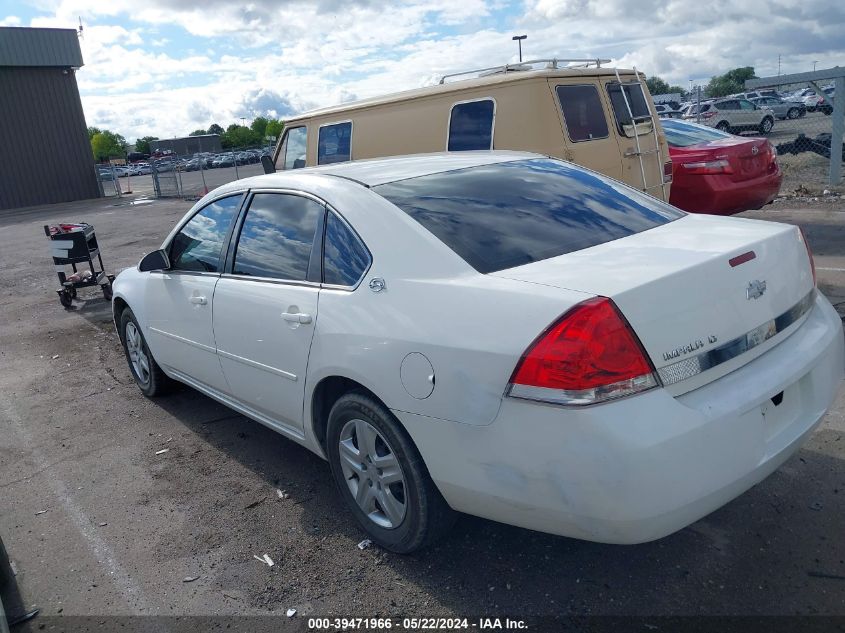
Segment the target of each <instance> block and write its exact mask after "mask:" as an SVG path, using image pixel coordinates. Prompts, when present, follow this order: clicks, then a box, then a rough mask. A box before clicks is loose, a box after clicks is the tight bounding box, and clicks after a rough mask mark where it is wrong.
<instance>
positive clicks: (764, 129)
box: [757, 116, 775, 134]
mask: <svg viewBox="0 0 845 633" xmlns="http://www.w3.org/2000/svg"><path fill="white" fill-rule="evenodd" d="M774 126H775V122H774V119H772V117H770V116H767V117H766V118H764V119H763V120H762V121H761V122H760V127H759V128H757V129H758V130H759V132H760V134H768V133H769V132H771V131H772V128H773V127H774Z"/></svg>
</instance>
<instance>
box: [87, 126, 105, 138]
mask: <svg viewBox="0 0 845 633" xmlns="http://www.w3.org/2000/svg"><path fill="white" fill-rule="evenodd" d="M100 132H102V130H101V129H100V128H98V127H89V128H88V140H89V141H90V140H91V139H92V138H94V135H95V134H99V133H100Z"/></svg>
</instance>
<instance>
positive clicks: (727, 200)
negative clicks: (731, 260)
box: [669, 168, 783, 215]
mask: <svg viewBox="0 0 845 633" xmlns="http://www.w3.org/2000/svg"><path fill="white" fill-rule="evenodd" d="M782 181H783V173H782V172H781V170H780V168H778V169H777V171H775V172H772V173H767V174H764V175H763V176H759V177H757V178H751V179H749V180H742V181H739V182H736V181H733V180H731V179H730V177H729V176H726V175H721V174H713V175H701V176H698V175H693V176H690V175H687V176H680V175H679V177H678V178H675V179H673V182H672V192H671V196H670V198H669V202H670V203H671V204H673V205H675V206H676V207H678V208H679V209H683V210H684V211H689V212H691V213H710V214H713V215H732V214H734V213H740V212H741V211H749V210H752V209H759V208H760V207H762V206H765V205H767V204H769V203H770V202H771V201H772V200H774V199H775V198H776V197H777V195H778V193H779V192H780V185H781V182H782Z"/></svg>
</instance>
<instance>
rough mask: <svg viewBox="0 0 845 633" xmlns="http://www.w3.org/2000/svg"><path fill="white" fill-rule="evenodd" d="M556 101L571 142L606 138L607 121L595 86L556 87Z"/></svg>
mask: <svg viewBox="0 0 845 633" xmlns="http://www.w3.org/2000/svg"><path fill="white" fill-rule="evenodd" d="M557 99H558V101H559V102H560V109H561V112H563V121H564V123H566V129H567V131H568V132H569V139H570V140H571V141H573V142H575V143H577V142H578V141H589V140H592V139H594V138H607V120H606V119H605V118H604V108H602V105H601V100H600V99H599V93H598V91H597V90H596V87H595V86H558V87H557Z"/></svg>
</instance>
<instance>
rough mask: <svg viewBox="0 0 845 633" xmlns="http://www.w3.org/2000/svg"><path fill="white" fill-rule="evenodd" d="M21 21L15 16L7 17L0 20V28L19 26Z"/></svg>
mask: <svg viewBox="0 0 845 633" xmlns="http://www.w3.org/2000/svg"><path fill="white" fill-rule="evenodd" d="M20 25H21V19H20V18H19V17H18V16H16V15H7V16H6V17H5V18H3V19H1V20H0V26H20Z"/></svg>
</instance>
